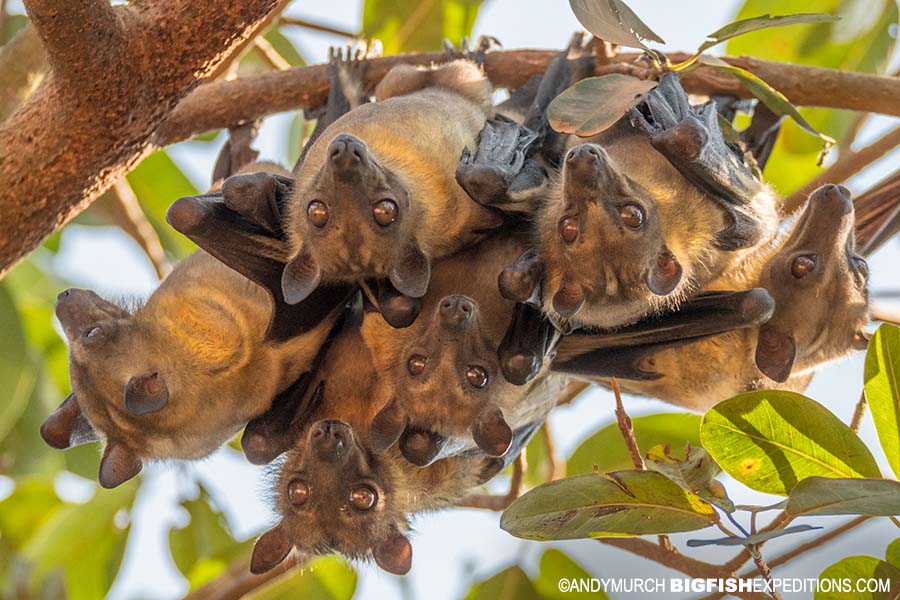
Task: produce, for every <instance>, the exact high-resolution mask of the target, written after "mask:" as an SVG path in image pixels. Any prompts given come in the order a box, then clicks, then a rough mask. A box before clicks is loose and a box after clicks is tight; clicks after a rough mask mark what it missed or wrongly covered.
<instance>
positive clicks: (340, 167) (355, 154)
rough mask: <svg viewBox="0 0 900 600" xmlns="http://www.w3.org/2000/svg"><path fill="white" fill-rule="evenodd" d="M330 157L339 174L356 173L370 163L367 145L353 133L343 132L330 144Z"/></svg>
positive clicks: (348, 174)
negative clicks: (367, 157) (367, 156)
mask: <svg viewBox="0 0 900 600" xmlns="http://www.w3.org/2000/svg"><path fill="white" fill-rule="evenodd" d="M328 159H329V160H330V161H331V166H332V168H334V170H335V172H336V173H337V174H338V175H339V176H350V175H356V174H358V173H359V172H360V171H362V170H363V169H364V168H365V167H366V165H367V164H368V160H367V159H366V145H365V144H364V143H363V142H362V140H360V139H358V138H355V137H353V136H352V135H348V134H341V135H339V136H337V137H336V138H334V139H333V140H332V141H331V144H330V145H329V146H328Z"/></svg>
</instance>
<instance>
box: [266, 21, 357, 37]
mask: <svg viewBox="0 0 900 600" xmlns="http://www.w3.org/2000/svg"><path fill="white" fill-rule="evenodd" d="M279 21H280V22H281V23H283V24H285V25H294V26H296V27H303V28H306V29H312V30H313V31H321V32H322V33H330V34H332V35H339V36H341V37H345V38H350V39H353V40H355V39H358V38H360V37H362V34H361V33H353V32H352V31H346V30H344V29H340V28H338V27H333V26H331V25H325V24H324V23H313V22H312V21H307V20H305V19H298V18H296V17H288V16H284V17H281V19H279Z"/></svg>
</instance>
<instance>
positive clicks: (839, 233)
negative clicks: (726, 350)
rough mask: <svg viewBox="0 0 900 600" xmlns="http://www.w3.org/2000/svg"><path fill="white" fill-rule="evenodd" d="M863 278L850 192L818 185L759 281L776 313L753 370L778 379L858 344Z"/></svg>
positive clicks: (861, 340) (864, 314)
mask: <svg viewBox="0 0 900 600" xmlns="http://www.w3.org/2000/svg"><path fill="white" fill-rule="evenodd" d="M868 278H869V269H868V266H867V265H866V261H865V260H864V259H863V258H862V256H860V255H859V254H857V252H856V243H855V236H854V213H853V200H852V198H851V197H850V192H849V191H848V190H847V189H846V188H844V187H842V186H838V185H831V184H829V185H824V186H822V187H820V188H818V189H817V190H816V191H814V192H813V193H812V194H811V195H810V197H809V200H808V201H807V204H806V206H805V207H804V209H803V212H802V213H801V214H800V216H799V218H798V220H797V223H796V225H795V226H794V228H793V230H792V232H791V233H790V235H789V237H788V239H787V240H786V242H785V243H784V245H783V246H782V247H781V249H780V250H779V252H778V253H777V254H776V255H775V256H774V257H773V258H772V259H770V260H769V262H768V263H766V267H765V271H764V273H763V276H762V279H761V281H760V285H761V286H762V287H765V288H766V289H767V290H769V292H770V293H771V294H772V296H773V297H774V298H775V312H774V314H773V315H772V318H771V319H770V320H769V322H768V323H766V324H765V325H763V326H762V327H761V328H760V330H759V336H758V340H757V346H756V365H757V366H758V367H759V369H760V370H761V371H762V372H763V373H765V374H766V375H767V376H768V377H769V378H770V379H773V380H774V381H778V382H784V381H786V380H787V379H788V377H789V376H790V375H791V373H792V371H793V372H803V371H806V370H807V369H809V368H811V367H813V366H816V365H818V364H820V363H822V362H824V361H827V360H831V359H833V358H837V357H839V356H841V355H843V354H846V353H847V352H848V351H849V350H850V349H852V348H855V347H865V337H864V336H863V334H862V327H863V326H864V325H865V323H866V321H867V318H868V292H867V286H868Z"/></svg>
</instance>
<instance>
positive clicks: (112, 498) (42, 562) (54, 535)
mask: <svg viewBox="0 0 900 600" xmlns="http://www.w3.org/2000/svg"><path fill="white" fill-rule="evenodd" d="M137 488H138V484H137V482H135V481H132V482H129V483H126V484H124V485H122V486H119V487H118V488H116V489H114V490H98V491H97V493H96V494H95V495H94V497H93V498H91V499H90V500H88V501H87V502H85V503H84V504H66V505H65V506H62V507H60V508H58V509H57V510H56V511H55V512H54V513H53V515H52V516H51V517H50V518H49V519H48V521H47V522H46V523H45V524H44V526H43V527H41V528H40V529H39V530H38V531H37V532H36V533H35V535H34V536H33V537H32V538H31V539H30V540H29V541H28V543H27V544H26V545H25V547H24V548H23V551H22V554H23V556H24V557H25V558H26V559H28V560H29V561H31V562H32V565H33V567H34V569H33V571H32V574H31V577H32V587H33V588H35V589H36V587H37V585H38V583H39V582H40V581H41V580H42V579H44V578H45V577H46V576H48V575H50V574H51V573H52V572H58V573H62V575H63V577H64V579H65V588H66V596H67V597H68V598H69V599H70V600H82V599H83V600H94V599H96V598H103V597H104V596H106V593H107V591H108V590H109V588H110V586H111V585H112V582H113V580H114V579H115V575H116V573H117V572H118V570H119V565H120V564H121V561H122V555H123V553H124V550H125V540H126V537H127V534H128V527H127V526H126V527H125V528H122V527H120V525H119V524H117V518H116V515H117V514H118V513H119V512H120V511H128V510H130V508H131V505H132V503H133V502H134V495H135V491H136V490H137Z"/></svg>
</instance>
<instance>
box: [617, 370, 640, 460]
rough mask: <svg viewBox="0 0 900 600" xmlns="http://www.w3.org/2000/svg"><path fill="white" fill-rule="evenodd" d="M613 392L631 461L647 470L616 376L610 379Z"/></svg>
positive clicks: (621, 430) (620, 426)
mask: <svg viewBox="0 0 900 600" xmlns="http://www.w3.org/2000/svg"><path fill="white" fill-rule="evenodd" d="M610 384H611V385H612V390H613V394H614V395H615V397H616V422H617V423H618V424H619V431H620V432H621V433H622V437H623V438H624V439H625V444H626V445H627V446H628V452H629V453H630V454H631V462H632V463H633V464H634V468H635V469H638V470H641V471H645V470H646V469H647V465H645V464H644V457H643V456H642V455H641V449H640V448H639V447H638V443H637V440H636V439H634V427H633V426H632V424H631V417H629V416H628V413H626V412H625V405H623V404H622V393H621V392H620V391H619V382H618V381H617V380H616V378H615V377H613V378H612V379H610Z"/></svg>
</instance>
